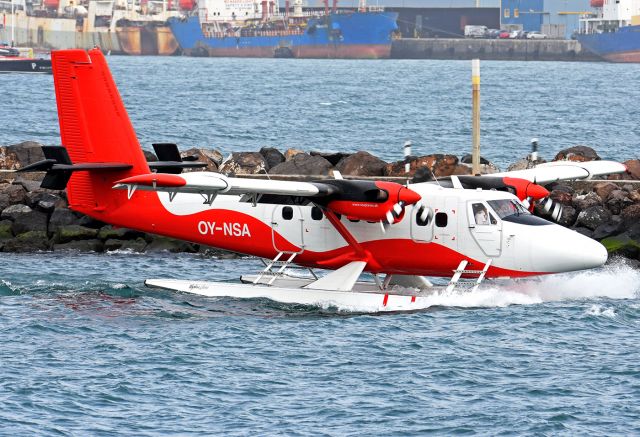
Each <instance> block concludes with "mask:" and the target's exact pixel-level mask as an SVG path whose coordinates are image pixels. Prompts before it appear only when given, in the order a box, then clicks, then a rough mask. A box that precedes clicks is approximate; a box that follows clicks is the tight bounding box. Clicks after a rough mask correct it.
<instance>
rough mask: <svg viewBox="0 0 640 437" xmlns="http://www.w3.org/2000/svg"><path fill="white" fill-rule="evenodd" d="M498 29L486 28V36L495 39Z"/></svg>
mask: <svg viewBox="0 0 640 437" xmlns="http://www.w3.org/2000/svg"><path fill="white" fill-rule="evenodd" d="M500 32H501V30H500V29H487V33H486V35H487V38H491V39H496V38H498V36H499V35H500Z"/></svg>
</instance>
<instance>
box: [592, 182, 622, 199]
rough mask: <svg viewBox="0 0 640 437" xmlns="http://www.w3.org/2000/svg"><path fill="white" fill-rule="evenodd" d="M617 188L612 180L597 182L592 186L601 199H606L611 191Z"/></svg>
mask: <svg viewBox="0 0 640 437" xmlns="http://www.w3.org/2000/svg"><path fill="white" fill-rule="evenodd" d="M618 189H619V187H618V185H616V184H614V183H613V182H599V183H597V184H595V185H594V186H593V191H595V192H596V194H597V195H598V196H600V198H601V199H603V200H604V199H607V197H609V194H611V192H612V191H615V190H618Z"/></svg>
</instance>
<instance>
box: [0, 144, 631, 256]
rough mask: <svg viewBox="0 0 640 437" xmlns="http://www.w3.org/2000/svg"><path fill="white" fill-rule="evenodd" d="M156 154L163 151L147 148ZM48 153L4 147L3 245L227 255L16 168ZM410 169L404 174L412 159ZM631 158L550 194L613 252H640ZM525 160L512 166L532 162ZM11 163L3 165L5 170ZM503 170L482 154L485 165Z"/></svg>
mask: <svg viewBox="0 0 640 437" xmlns="http://www.w3.org/2000/svg"><path fill="white" fill-rule="evenodd" d="M145 154H146V156H147V159H148V160H149V161H154V160H156V159H157V158H156V157H155V155H153V154H152V153H150V152H145ZM182 157H183V159H184V160H197V161H201V162H205V163H207V169H206V170H209V171H219V172H221V173H224V174H227V175H230V176H242V175H260V174H268V175H270V177H280V178H292V179H298V178H310V179H313V178H321V177H330V176H331V175H332V173H333V171H335V170H337V171H340V173H342V174H343V175H345V176H353V177H372V178H399V179H398V181H399V182H403V181H404V180H411V181H413V182H422V181H429V180H432V179H433V178H434V177H436V178H438V177H445V176H451V175H468V174H471V167H470V157H469V156H464V157H462V159H459V158H458V157H456V156H454V155H448V154H431V155H425V156H412V157H409V158H408V159H407V161H405V160H400V161H396V162H385V161H383V160H381V159H380V158H378V157H376V156H374V155H372V154H370V153H368V152H364V151H360V152H357V153H352V154H350V153H321V152H310V153H306V152H303V151H301V150H295V149H289V150H287V151H285V152H284V153H282V152H281V151H279V150H278V149H275V148H269V147H265V148H262V149H260V150H259V151H257V152H234V153H231V154H230V155H228V156H227V157H226V158H224V159H223V155H222V154H221V153H220V152H219V151H217V150H211V149H190V150H186V151H184V152H182ZM40 159H43V156H42V153H41V151H40V145H39V144H37V143H33V142H25V143H20V144H16V145H12V146H6V147H0V251H5V252H29V251H50V250H52V251H63V250H76V251H93V252H102V251H113V250H128V251H136V252H144V251H171V252H206V253H213V254H217V255H222V254H223V253H224V252H220V251H216V250H212V249H211V248H208V247H206V246H199V245H197V244H192V243H188V242H182V241H176V240H172V239H168V238H165V237H160V236H154V235H150V234H144V233H141V232H137V231H133V230H130V229H122V228H118V229H114V228H112V227H111V226H109V225H106V224H104V223H101V222H98V221H96V220H93V219H91V218H89V217H86V216H81V215H79V214H77V213H75V212H73V211H71V210H70V209H69V208H68V203H67V200H66V195H65V192H59V191H50V190H44V189H42V188H39V185H40V181H41V179H42V177H43V176H44V175H43V174H41V173H15V172H11V171H7V170H17V169H19V168H22V167H24V166H25V165H27V164H30V163H33V162H35V161H38V160H40ZM562 159H569V160H574V161H588V160H597V159H600V158H599V157H598V155H597V153H596V152H595V151H594V150H593V149H590V148H588V147H584V146H577V147H573V148H570V149H566V150H563V151H561V152H559V153H558V154H557V155H556V156H555V158H554V160H562ZM406 162H408V163H409V172H408V173H405V164H406ZM625 164H626V165H627V167H628V169H629V170H628V172H627V173H626V174H622V175H616V176H613V177H612V180H608V181H602V182H597V183H594V182H573V183H561V184H552V185H550V186H548V187H547V188H548V189H549V190H550V192H551V198H552V199H553V200H555V201H557V202H559V203H561V204H562V205H563V212H562V216H561V217H560V220H559V221H560V224H562V225H564V226H567V227H570V228H572V229H575V230H576V231H577V232H581V233H583V234H585V235H588V236H590V237H592V238H595V239H597V240H600V241H601V242H602V243H603V244H604V245H605V246H606V247H607V248H608V249H609V251H610V252H612V253H616V254H621V255H624V256H626V257H629V258H633V259H640V191H639V189H640V186H639V185H638V184H636V183H634V182H632V181H633V180H636V181H637V180H639V179H640V161H639V160H630V161H626V162H625ZM531 165H532V163H531V162H530V161H528V160H526V159H523V160H520V161H518V162H516V163H514V164H513V165H512V166H510V167H509V170H515V169H521V168H527V167H530V166H531ZM3 170H4V171H3ZM496 171H499V169H498V168H497V167H496V166H495V165H493V164H492V163H490V162H489V161H487V160H484V159H483V160H482V172H483V173H493V172H496Z"/></svg>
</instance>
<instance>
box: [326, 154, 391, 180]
mask: <svg viewBox="0 0 640 437" xmlns="http://www.w3.org/2000/svg"><path fill="white" fill-rule="evenodd" d="M329 162H331V161H329ZM386 166H387V163H386V162H384V161H383V160H382V159H380V158H378V157H377V156H373V155H372V154H370V153H369V152H358V153H354V154H353V155H349V156H346V157H344V158H342V159H341V160H340V162H338V165H336V170H338V171H339V172H340V173H342V174H344V175H351V176H382V175H384V169H385V167H386Z"/></svg>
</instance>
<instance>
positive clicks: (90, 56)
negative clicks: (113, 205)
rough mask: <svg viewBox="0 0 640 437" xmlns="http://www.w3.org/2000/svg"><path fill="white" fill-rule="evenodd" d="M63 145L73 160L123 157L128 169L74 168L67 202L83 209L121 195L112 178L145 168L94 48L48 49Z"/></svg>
mask: <svg viewBox="0 0 640 437" xmlns="http://www.w3.org/2000/svg"><path fill="white" fill-rule="evenodd" d="M51 63H52V68H53V79H54V86H55V92H56V102H57V106H58V119H59V122H60V137H61V140H62V145H63V146H64V147H65V148H66V149H67V152H68V154H69V157H70V158H71V161H72V162H73V163H74V164H75V163H78V164H80V163H111V162H119V163H126V164H130V165H131V166H132V168H131V169H129V170H112V171H107V172H105V171H102V172H99V173H97V172H91V171H82V172H74V173H73V175H72V176H71V179H70V181H69V184H68V185H67V195H68V198H69V205H70V206H71V207H72V208H73V209H75V210H77V211H81V212H83V213H85V214H89V215H94V214H92V212H94V211H104V209H105V208H106V205H107V202H109V201H110V200H113V199H114V198H117V197H120V196H121V194H120V193H116V192H114V190H112V188H111V187H112V185H113V182H114V181H116V180H118V179H122V178H126V177H129V176H134V175H137V174H142V173H149V172H150V170H149V166H148V165H147V161H146V159H145V157H144V154H143V152H142V149H141V148H140V144H139V142H138V139H137V137H136V134H135V131H134V129H133V126H132V124H131V121H130V120H129V116H128V115H127V111H126V109H125V107H124V104H123V103H122V99H121V97H120V94H119V93H118V89H117V87H116V84H115V82H114V81H113V78H112V76H111V73H110V71H109V67H108V65H107V62H106V60H105V57H104V55H103V54H102V52H100V50H99V49H92V50H89V51H88V52H87V51H84V50H58V51H53V52H52V54H51Z"/></svg>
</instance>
